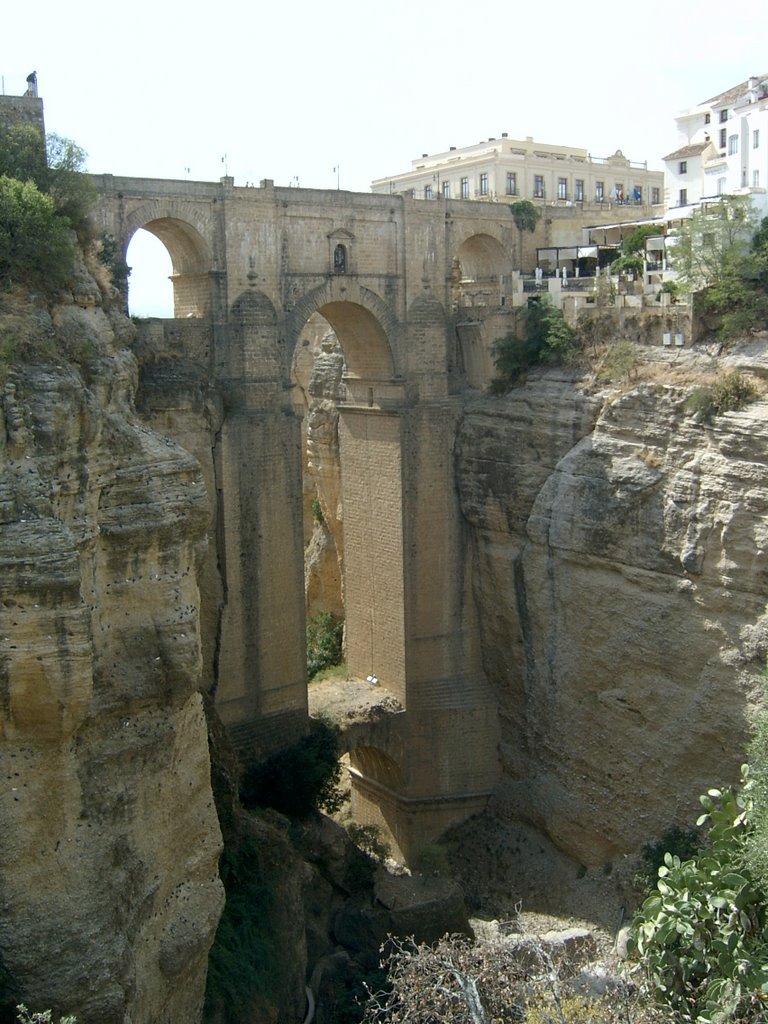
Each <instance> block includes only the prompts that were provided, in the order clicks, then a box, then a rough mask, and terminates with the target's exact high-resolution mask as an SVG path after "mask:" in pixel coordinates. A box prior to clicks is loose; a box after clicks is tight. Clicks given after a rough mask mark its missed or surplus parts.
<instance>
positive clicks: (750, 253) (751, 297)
mask: <svg viewBox="0 0 768 1024" xmlns="http://www.w3.org/2000/svg"><path fill="white" fill-rule="evenodd" d="M673 253H674V256H673V260H674V266H675V269H676V270H677V273H678V281H679V283H680V286H681V288H682V290H683V291H684V292H687V293H689V294H693V293H694V292H700V293H701V298H700V302H701V308H702V310H703V312H704V313H710V314H714V315H715V316H716V317H717V318H719V321H720V327H719V333H720V335H721V337H723V338H724V339H728V338H732V337H733V336H734V335H736V334H738V333H739V332H742V331H744V330H746V329H748V328H749V327H752V326H754V325H755V324H757V323H761V322H762V321H764V319H765V318H766V316H767V315H768V296H766V294H765V289H764V287H761V285H764V284H765V282H766V280H768V228H766V227H765V226H764V225H761V226H760V227H759V228H757V230H756V225H755V216H754V212H753V209H752V206H751V203H750V200H749V197H748V196H723V197H722V198H721V199H720V200H719V201H718V202H717V203H715V204H713V205H710V206H707V207H702V208H701V209H699V210H696V211H694V213H693V214H692V215H691V217H690V218H689V219H688V220H687V221H686V222H685V224H684V226H683V228H682V230H681V232H680V235H679V240H678V243H677V245H676V246H675V248H674V250H673Z"/></svg>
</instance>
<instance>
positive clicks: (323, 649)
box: [307, 612, 344, 679]
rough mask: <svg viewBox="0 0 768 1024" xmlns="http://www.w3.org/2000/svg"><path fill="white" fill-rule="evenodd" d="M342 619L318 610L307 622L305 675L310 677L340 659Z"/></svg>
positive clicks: (342, 633)
mask: <svg viewBox="0 0 768 1024" xmlns="http://www.w3.org/2000/svg"><path fill="white" fill-rule="evenodd" d="M343 639H344V620H343V619H337V618H336V617H335V616H334V615H332V614H331V612H318V613H317V615H315V616H313V617H312V618H311V619H310V620H309V622H308V623H307V675H308V677H309V678H310V679H312V678H313V676H315V675H317V673H318V672H320V671H321V670H322V669H324V668H330V667H331V666H332V665H338V664H339V662H340V661H341V660H342V654H343V650H342V646H343Z"/></svg>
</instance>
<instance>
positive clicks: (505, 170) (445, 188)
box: [371, 133, 664, 207]
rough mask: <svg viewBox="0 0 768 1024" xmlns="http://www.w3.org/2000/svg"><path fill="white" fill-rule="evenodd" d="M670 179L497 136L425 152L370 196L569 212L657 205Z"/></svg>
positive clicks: (618, 160)
mask: <svg viewBox="0 0 768 1024" xmlns="http://www.w3.org/2000/svg"><path fill="white" fill-rule="evenodd" d="M663 189H664V173H663V172H662V171H653V170H649V168H648V164H647V162H645V161H643V162H642V163H638V162H633V161H630V160H628V159H627V158H626V157H625V156H624V154H623V153H622V152H621V150H616V152H615V153H614V154H613V156H610V157H607V158H599V157H593V156H591V155H590V154H589V153H588V152H587V150H585V149H575V148H573V147H570V146H553V145H547V144H544V143H540V142H535V141H534V140H533V139H532V138H530V137H528V138H526V139H525V140H524V141H523V140H519V139H510V138H508V136H507V134H506V133H503V134H502V136H501V138H498V139H496V138H491V139H488V141H487V142H479V143H477V144H476V145H473V146H463V147H461V148H456V147H455V146H452V147H451V148H450V149H449V150H448V151H447V152H444V153H436V154H434V155H432V156H430V155H428V154H426V153H425V154H423V155H422V156H421V157H420V158H419V159H417V160H414V161H413V165H412V168H411V170H410V171H406V172H404V173H403V174H396V175H393V176H391V177H387V178H377V179H376V180H375V181H373V182H372V184H371V190H372V191H373V192H375V193H379V194H390V193H397V194H407V195H409V196H412V197H413V198H416V199H437V198H438V197H440V198H443V199H479V200H485V201H496V202H502V201H503V202H511V201H514V200H515V199H530V200H531V201H532V202H534V203H536V204H537V205H538V204H546V205H550V204H552V205H555V206H561V205H562V206H568V205H576V204H579V205H589V206H592V205H597V206H603V207H611V206H616V205H620V206H656V205H660V204H661V202H662V200H663Z"/></svg>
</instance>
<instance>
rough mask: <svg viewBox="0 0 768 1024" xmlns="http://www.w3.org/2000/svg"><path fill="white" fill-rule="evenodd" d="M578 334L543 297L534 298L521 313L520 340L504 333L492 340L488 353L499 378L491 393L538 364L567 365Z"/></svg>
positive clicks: (514, 334)
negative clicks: (490, 353)
mask: <svg viewBox="0 0 768 1024" xmlns="http://www.w3.org/2000/svg"><path fill="white" fill-rule="evenodd" d="M577 341H578V335H577V334H576V332H575V331H574V330H573V329H572V328H571V327H570V326H569V325H568V323H567V322H566V320H565V317H564V316H563V314H562V313H561V311H560V310H559V309H555V307H554V306H553V305H552V303H551V302H550V300H549V298H548V297H547V296H538V295H537V296H534V297H532V298H531V299H529V301H528V306H527V308H526V309H525V310H524V311H523V317H522V337H519V336H518V335H517V334H516V333H515V332H514V331H508V332H507V333H506V334H505V335H504V336H503V337H502V338H497V339H496V341H494V343H493V345H492V347H491V352H492V355H493V363H494V366H495V367H496V370H497V371H498V374H499V376H498V377H497V378H496V379H495V380H494V381H493V382H492V385H491V390H492V392H493V393H499V392H501V391H504V390H506V388H507V387H509V385H511V384H513V383H514V382H515V381H516V380H517V379H518V378H519V377H520V376H521V375H522V374H523V373H525V371H526V370H528V369H529V368H530V367H532V366H536V365H537V364H540V363H560V364H566V365H567V364H569V363H571V362H572V361H573V360H574V358H575V356H576V353H577V352H578V344H577Z"/></svg>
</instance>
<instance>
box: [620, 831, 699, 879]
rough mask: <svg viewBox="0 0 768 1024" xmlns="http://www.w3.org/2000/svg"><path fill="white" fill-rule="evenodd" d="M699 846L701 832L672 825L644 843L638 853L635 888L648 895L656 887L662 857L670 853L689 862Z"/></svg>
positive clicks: (662, 862)
mask: <svg viewBox="0 0 768 1024" xmlns="http://www.w3.org/2000/svg"><path fill="white" fill-rule="evenodd" d="M700 845H701V832H698V831H697V830H696V829H693V828H680V826H679V825H673V826H672V827H671V828H668V829H667V831H666V832H664V833H663V835H662V836H661V838H660V839H657V840H656V841H655V842H653V843H645V845H644V846H643V848H642V849H641V851H640V867H639V869H638V871H637V874H636V875H635V887H636V888H638V889H639V890H640V891H641V892H644V893H648V892H650V890H651V889H653V888H654V886H655V885H656V881H657V879H658V877H659V868H660V867H663V866H664V856H665V854H667V853H671V854H672V855H673V856H675V857H679V858H680V860H681V861H682V860H690V858H691V857H693V856H694V855H695V854H696V852H697V851H698V849H699V846H700Z"/></svg>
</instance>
